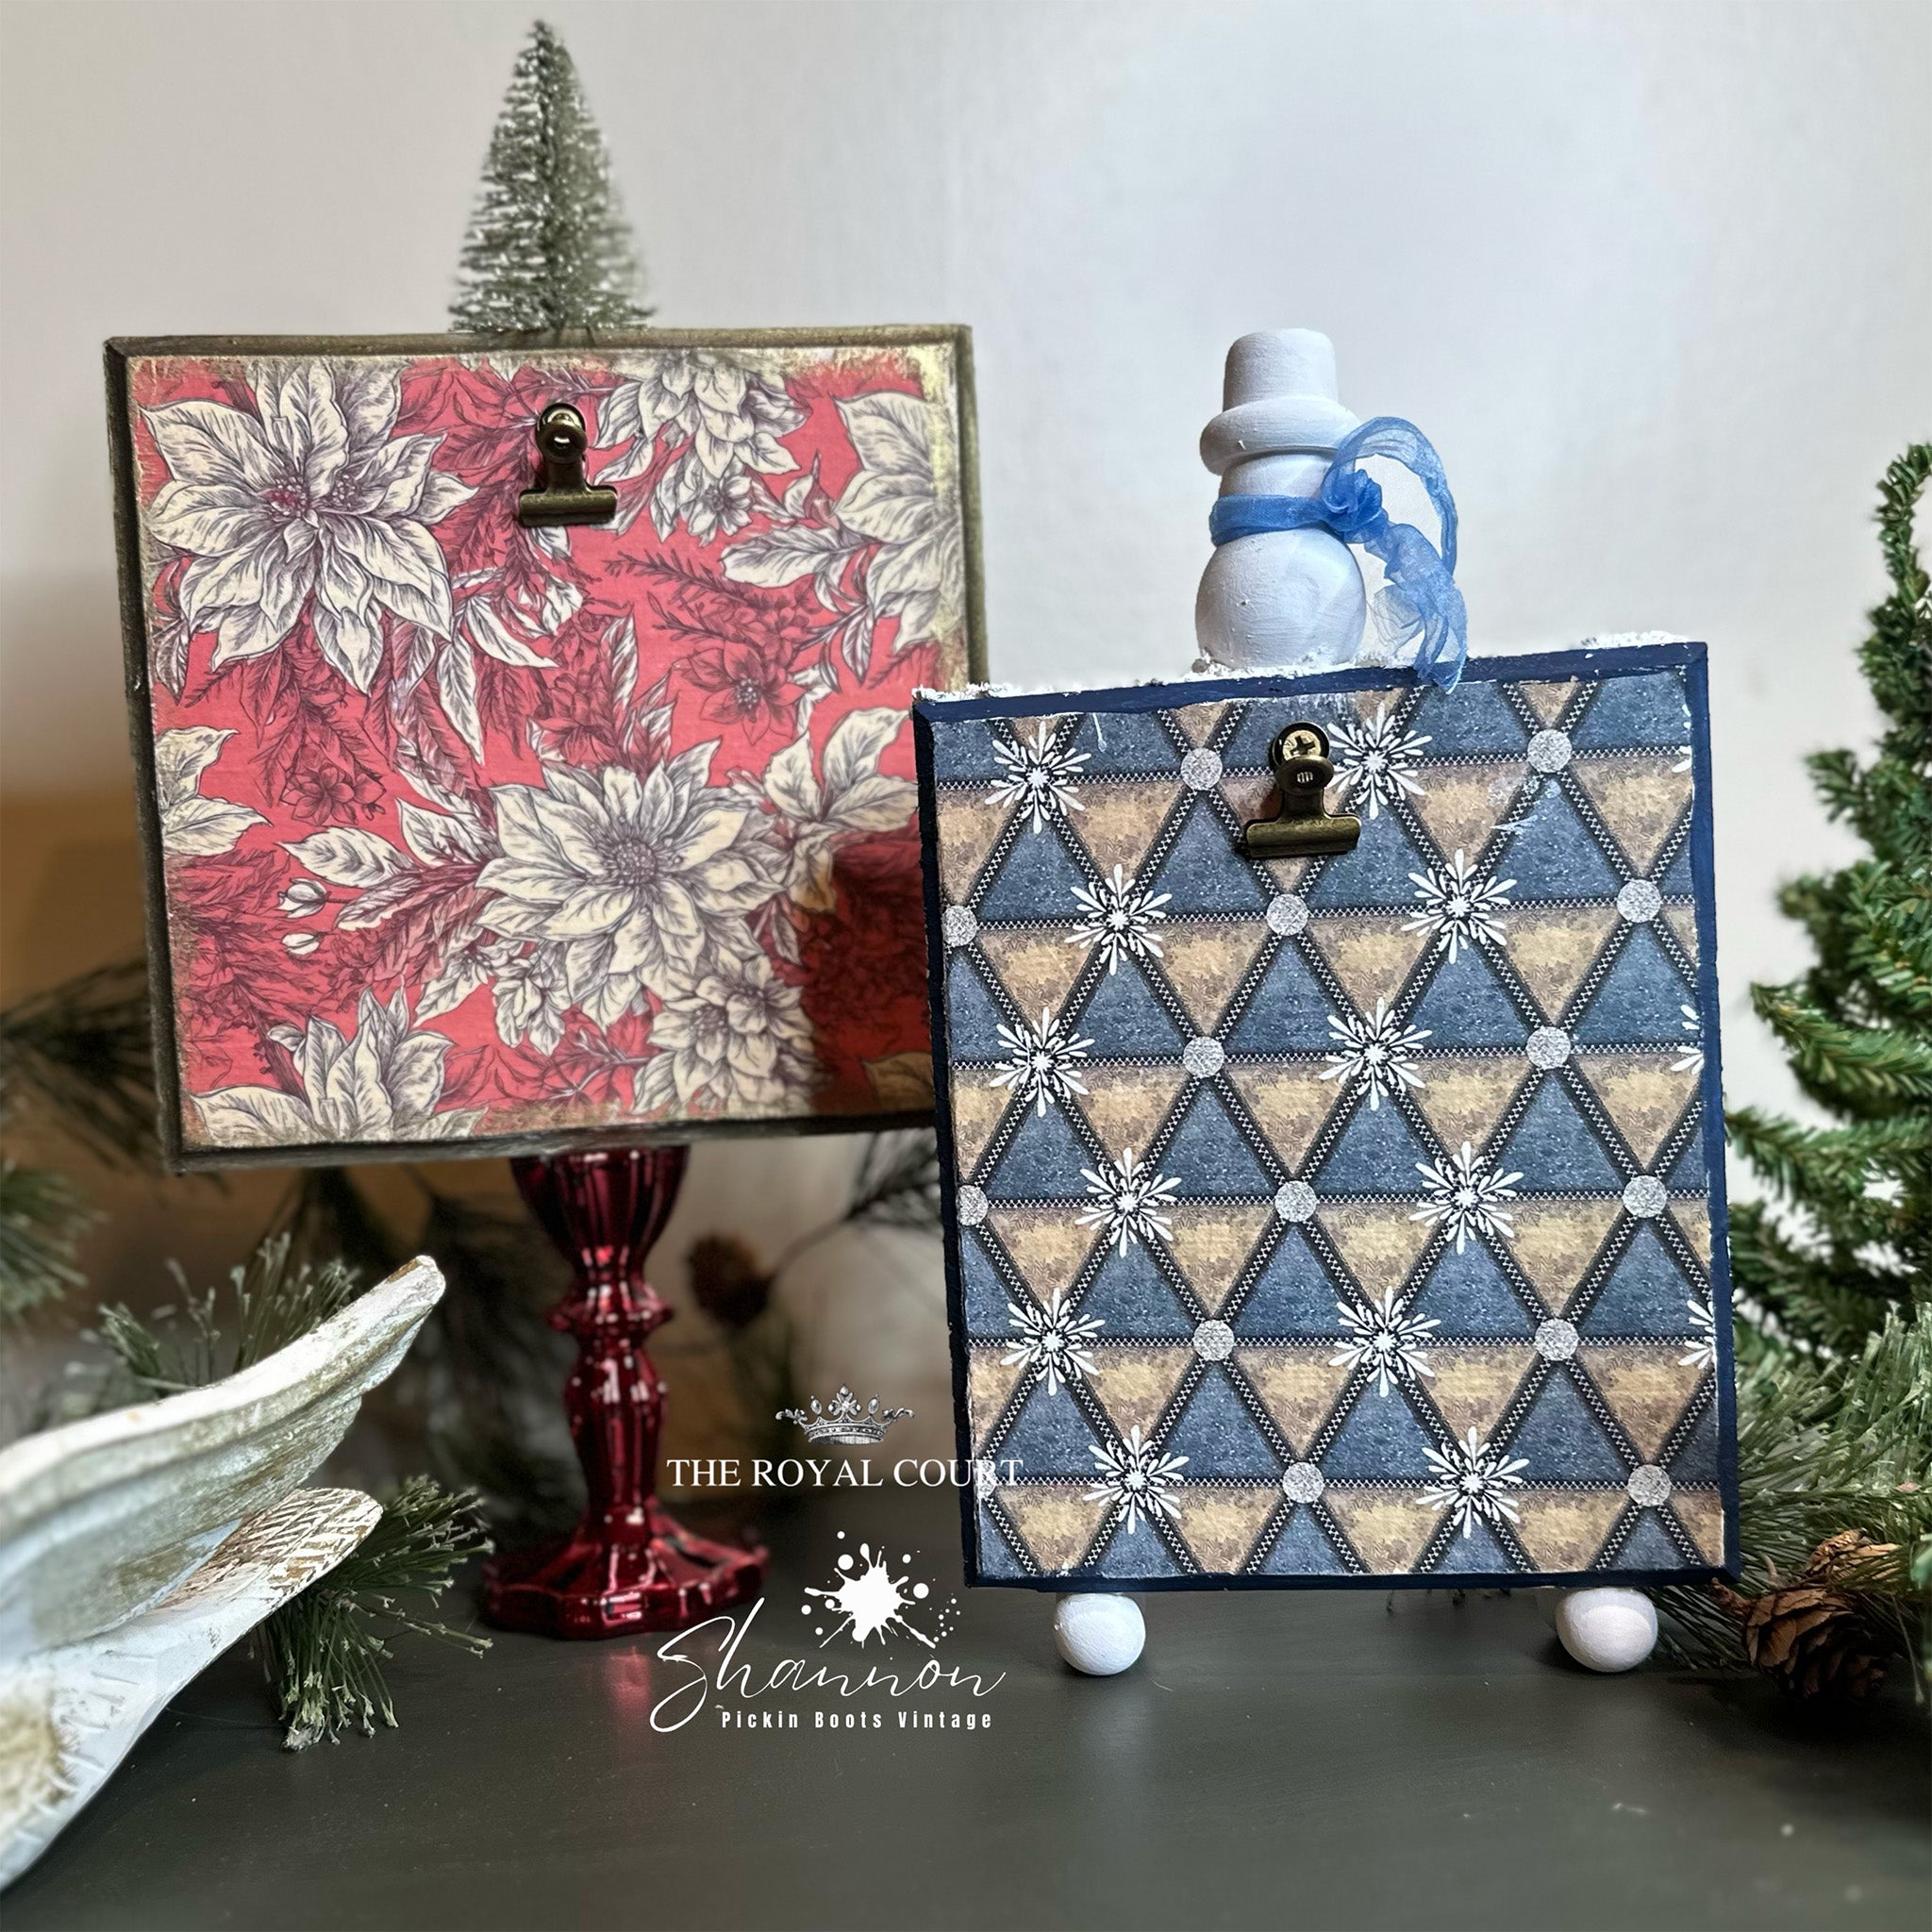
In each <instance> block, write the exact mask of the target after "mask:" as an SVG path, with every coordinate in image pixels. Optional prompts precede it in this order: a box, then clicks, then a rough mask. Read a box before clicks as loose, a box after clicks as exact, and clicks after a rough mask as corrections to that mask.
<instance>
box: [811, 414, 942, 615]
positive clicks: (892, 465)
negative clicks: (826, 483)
mask: <svg viewBox="0 0 1932 1932" xmlns="http://www.w3.org/2000/svg"><path fill="white" fill-rule="evenodd" d="M839 413H840V415H841V416H842V417H843V418H844V419H845V433H846V434H847V435H848V436H849V437H850V438H851V439H852V447H853V448H854V449H855V450H856V451H857V452H858V464H859V467H858V474H857V475H855V476H854V477H853V478H852V480H851V482H849V483H848V484H847V485H846V486H845V491H844V494H843V495H841V497H840V499H839V506H838V514H839V521H840V522H841V524H843V525H845V527H846V528H847V529H849V530H858V532H859V533H860V534H861V535H863V536H867V537H870V538H872V539H874V541H876V542H877V543H878V544H879V546H880V548H879V552H878V554H877V556H875V557H874V558H873V559H872V562H871V564H870V565H869V566H868V567H867V570H866V578H865V582H866V594H867V596H868V598H869V599H870V601H871V603H872V606H873V608H874V609H875V610H876V611H877V612H878V614H879V615H880V616H881V617H897V618H898V620H899V630H898V635H897V640H896V643H895V648H898V649H903V648H904V647H905V646H907V645H908V644H916V643H919V642H922V641H924V640H925V639H927V638H931V637H934V636H936V635H937V634H938V631H939V625H940V619H941V611H942V610H950V609H952V608H955V607H956V605H957V603H958V595H959V587H960V586H961V585H962V584H963V583H964V581H965V571H966V563H965V554H964V551H963V550H962V548H961V544H960V535H959V520H958V517H957V516H956V515H955V514H954V511H953V506H952V504H951V503H950V502H949V501H946V500H944V499H942V497H941V491H940V484H939V478H938V476H937V475H935V472H934V455H933V447H932V410H931V407H930V405H929V404H927V403H926V401H925V400H924V397H921V396H913V395H907V394H905V393H903V392H902V391H898V390H880V391H876V392H874V393H873V394H869V395H859V396H849V397H846V398H844V399H843V400H841V402H840V404H839Z"/></svg>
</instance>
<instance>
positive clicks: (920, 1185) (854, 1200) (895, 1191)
mask: <svg viewBox="0 0 1932 1932" xmlns="http://www.w3.org/2000/svg"><path fill="white" fill-rule="evenodd" d="M844 1218H845V1220H846V1221H847V1222H858V1223H863V1222H870V1223H872V1224H874V1225H878V1226H884V1227H908V1228H916V1229H917V1230H918V1231H919V1232H921V1233H922V1234H937V1233H938V1232H939V1231H940V1225H941V1216H940V1151H939V1141H938V1138H937V1137H936V1136H935V1135H933V1134H931V1133H929V1132H926V1131H924V1130H923V1129H922V1130H919V1131H915V1132H913V1133H908V1134H874V1136H873V1137H872V1139H871V1140H870V1141H867V1142H866V1147H865V1152H864V1154H863V1155H862V1156H861V1157H860V1158H859V1163H858V1174H857V1175H856V1176H855V1177H854V1180H853V1184H852V1197H851V1199H850V1201H848V1202H847V1204H846V1208H845V1216H844Z"/></svg>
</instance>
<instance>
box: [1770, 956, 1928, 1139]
mask: <svg viewBox="0 0 1932 1932" xmlns="http://www.w3.org/2000/svg"><path fill="white" fill-rule="evenodd" d="M1751 1004H1752V1006H1753V1008H1755V1009H1756V1011H1757V1016H1758V1018H1759V1019H1761V1020H1762V1021H1763V1022H1764V1023H1765V1024H1767V1025H1768V1026H1769V1027H1770V1028H1771V1030H1772V1031H1773V1032H1774V1033H1775V1034H1776V1035H1777V1037H1778V1039H1779V1040H1780V1041H1783V1042H1784V1044H1785V1046H1786V1048H1787V1049H1788V1050H1789V1051H1790V1058H1791V1071H1792V1072H1793V1073H1794V1074H1796V1075H1797V1078H1798V1084H1799V1085H1800V1086H1801V1087H1803V1088H1804V1089H1805V1091H1807V1093H1809V1094H1810V1095H1811V1097H1812V1098H1813V1099H1814V1100H1816V1101H1818V1102H1819V1103H1820V1105H1821V1106H1824V1107H1827V1108H1839V1109H1840V1110H1841V1111H1844V1112H1847V1113H1852V1114H1855V1115H1860V1116H1870V1115H1874V1114H1880V1113H1890V1112H1891V1111H1893V1110H1894V1109H1896V1108H1903V1107H1923V1106H1924V1105H1926V1104H1927V1103H1928V1102H1932V1040H1915V1039H1913V1038H1912V1037H1911V1036H1910V1035H1908V1034H1907V1033H1904V1032H1901V1031H1897V1030H1895V1029H1893V1028H1891V1027H1887V1026H1853V1025H1847V1024H1845V1023H1844V1022H1843V1021H1841V1020H1839V1019H1835V1018H1833V1017H1832V1016H1831V1015H1830V1014H1829V1013H1827V1012H1825V1011H1824V1010H1823V1009H1822V1008H1821V1007H1820V1006H1819V1005H1818V1003H1817V1002H1816V1001H1815V1000H1814V999H1813V998H1812V997H1811V996H1810V994H1809V991H1808V990H1807V988H1806V987H1805V986H1803V985H1790V986H1754V987H1753V988H1752V989H1751Z"/></svg>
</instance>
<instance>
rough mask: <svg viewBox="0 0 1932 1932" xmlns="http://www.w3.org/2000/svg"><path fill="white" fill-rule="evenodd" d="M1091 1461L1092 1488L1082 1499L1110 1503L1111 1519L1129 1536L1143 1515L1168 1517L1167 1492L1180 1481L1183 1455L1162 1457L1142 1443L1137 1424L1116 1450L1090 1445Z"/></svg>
mask: <svg viewBox="0 0 1932 1932" xmlns="http://www.w3.org/2000/svg"><path fill="white" fill-rule="evenodd" d="M1091 1449H1092V1454H1093V1460H1094V1461H1095V1462H1096V1463H1097V1464H1098V1465H1099V1467H1098V1468H1097V1469H1095V1471H1094V1472H1093V1475H1094V1483H1093V1487H1092V1488H1091V1490H1089V1491H1087V1494H1086V1496H1085V1498H1084V1500H1085V1501H1087V1502H1089V1503H1103V1502H1104V1503H1111V1504H1112V1505H1113V1514H1114V1516H1115V1518H1116V1519H1117V1520H1118V1521H1120V1522H1122V1523H1124V1524H1126V1526H1127V1534H1128V1535H1129V1536H1131V1535H1132V1534H1133V1533H1134V1531H1135V1530H1137V1529H1138V1528H1139V1527H1140V1526H1141V1517H1143V1516H1147V1517H1153V1516H1172V1515H1173V1514H1174V1499H1173V1498H1172V1497H1171V1496H1170V1495H1168V1493H1167V1491H1169V1490H1171V1489H1173V1488H1174V1485H1175V1484H1176V1483H1178V1482H1181V1481H1182V1480H1184V1478H1183V1477H1182V1475H1181V1467H1182V1465H1183V1464H1184V1463H1185V1462H1186V1461H1187V1459H1188V1458H1187V1457H1185V1456H1163V1455H1162V1454H1161V1452H1160V1451H1159V1450H1158V1449H1157V1448H1156V1447H1155V1446H1154V1444H1153V1443H1152V1442H1142V1441H1141V1429H1140V1424H1135V1425H1134V1427H1133V1428H1131V1429H1129V1430H1128V1431H1127V1440H1126V1441H1124V1442H1123V1443H1121V1444H1120V1445H1119V1446H1118V1447H1113V1448H1110V1447H1108V1446H1107V1445H1106V1444H1104V1443H1100V1442H1095V1443H1093V1444H1091Z"/></svg>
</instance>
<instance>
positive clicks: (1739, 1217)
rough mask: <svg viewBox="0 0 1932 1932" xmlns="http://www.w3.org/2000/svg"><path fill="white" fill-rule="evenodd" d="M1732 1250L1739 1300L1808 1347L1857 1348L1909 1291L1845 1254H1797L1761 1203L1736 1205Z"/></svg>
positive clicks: (1897, 1278)
mask: <svg viewBox="0 0 1932 1932" xmlns="http://www.w3.org/2000/svg"><path fill="white" fill-rule="evenodd" d="M1730 1247H1731V1278H1732V1281H1733V1283H1734V1285H1735V1286H1736V1288H1737V1290H1738V1291H1739V1293H1740V1295H1741V1296H1742V1297H1744V1298H1746V1299H1747V1300H1748V1302H1750V1303H1753V1304H1755V1305H1756V1306H1757V1307H1758V1308H1759V1309H1761V1310H1762V1311H1763V1313H1764V1314H1765V1315H1767V1316H1769V1317H1770V1318H1771V1320H1772V1321H1773V1322H1774V1323H1775V1324H1776V1325H1777V1329H1778V1331H1779V1333H1780V1334H1781V1335H1783V1336H1784V1337H1786V1338H1788V1339H1789V1340H1790V1341H1795V1342H1798V1343H1801V1344H1803V1345H1804V1346H1806V1347H1811V1348H1820V1349H1824V1350H1828V1351H1834V1352H1837V1351H1842V1350H1844V1349H1848V1348H1852V1349H1855V1348H1857V1347H1858V1346H1859V1345H1860V1344H1861V1343H1862V1342H1863V1341H1864V1338H1865V1337H1866V1336H1867V1335H1869V1334H1870V1333H1871V1332H1872V1325H1873V1324H1874V1322H1875V1321H1877V1320H1878V1319H1879V1318H1880V1316H1881V1315H1882V1314H1883V1313H1884V1311H1885V1309H1886V1308H1888V1307H1890V1306H1891V1305H1892V1304H1893V1303H1894V1302H1895V1301H1899V1300H1903V1299H1905V1298H1906V1297H1907V1296H1908V1294H1909V1292H1910V1280H1909V1277H1908V1276H1904V1275H1901V1274H1890V1273H1880V1272H1879V1271H1877V1270H1875V1269H1872V1268H1867V1267H1864V1266H1861V1265H1860V1264H1859V1263H1858V1262H1857V1260H1856V1259H1854V1258H1853V1257H1851V1256H1850V1255H1849V1254H1848V1253H1846V1252H1845V1251H1844V1250H1841V1249H1840V1250H1833V1251H1829V1252H1826V1253H1824V1254H1814V1253H1810V1252H1807V1250H1806V1249H1804V1248H1801V1247H1800V1246H1799V1245H1798V1244H1797V1243H1796V1242H1795V1241H1792V1240H1791V1239H1790V1236H1789V1235H1787V1234H1786V1233H1785V1232H1784V1231H1783V1230H1782V1229H1780V1228H1779V1227H1778V1226H1777V1225H1776V1224H1775V1223H1774V1221H1773V1220H1772V1219H1771V1217H1770V1215H1769V1214H1767V1213H1766V1212H1765V1209H1764V1207H1763V1204H1762V1203H1760V1202H1757V1201H1743V1202H1740V1203H1739V1204H1738V1206H1737V1207H1736V1208H1733V1209H1732V1211H1731V1241H1730ZM1740 1352H1741V1351H1740Z"/></svg>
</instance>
